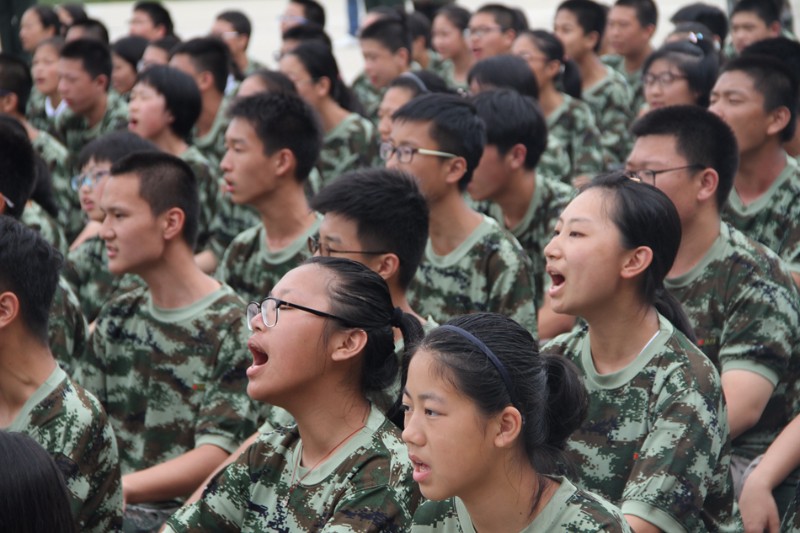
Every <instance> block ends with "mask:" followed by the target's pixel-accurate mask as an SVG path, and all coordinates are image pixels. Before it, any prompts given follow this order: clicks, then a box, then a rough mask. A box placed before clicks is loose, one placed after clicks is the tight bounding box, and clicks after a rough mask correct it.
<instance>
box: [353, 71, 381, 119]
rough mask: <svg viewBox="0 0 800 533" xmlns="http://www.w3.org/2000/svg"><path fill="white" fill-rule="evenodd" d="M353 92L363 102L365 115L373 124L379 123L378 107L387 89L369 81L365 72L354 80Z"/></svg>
mask: <svg viewBox="0 0 800 533" xmlns="http://www.w3.org/2000/svg"><path fill="white" fill-rule="evenodd" d="M352 91H353V94H355V95H356V98H358V101H359V102H361V107H363V108H364V116H365V117H367V118H368V119H369V120H370V121H372V123H373V124H377V123H378V107H379V106H380V105H381V100H383V94H384V93H385V92H386V89H385V88H384V89H378V88H376V87H375V86H374V85H372V82H370V81H369V78H367V75H366V74H365V73H363V72H362V73H361V74H359V75H358V76H357V77H356V79H355V80H354V81H353V85H352Z"/></svg>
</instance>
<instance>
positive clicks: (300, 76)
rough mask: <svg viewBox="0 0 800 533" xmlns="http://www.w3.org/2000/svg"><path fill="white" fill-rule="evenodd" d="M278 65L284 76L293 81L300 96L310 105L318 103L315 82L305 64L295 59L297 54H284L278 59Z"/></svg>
mask: <svg viewBox="0 0 800 533" xmlns="http://www.w3.org/2000/svg"><path fill="white" fill-rule="evenodd" d="M279 66H280V71H281V72H283V73H284V74H286V77H287V78H289V79H290V80H292V83H294V86H295V88H296V89H297V94H299V95H300V98H302V99H303V100H305V101H306V102H307V103H308V104H309V105H310V106H312V107H314V106H316V105H317V104H319V102H320V100H321V98H320V96H319V94H317V91H316V89H317V83H316V82H315V81H314V80H313V79H312V78H311V75H310V74H309V73H308V71H307V70H306V67H305V65H303V63H302V62H301V61H300V60H299V59H297V56H295V55H292V54H288V55H284V56H283V57H282V58H281V60H280V63H279Z"/></svg>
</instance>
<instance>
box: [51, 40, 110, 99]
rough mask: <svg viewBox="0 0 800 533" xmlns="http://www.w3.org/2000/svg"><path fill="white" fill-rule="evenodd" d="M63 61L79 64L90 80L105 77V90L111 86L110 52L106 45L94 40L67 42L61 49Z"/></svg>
mask: <svg viewBox="0 0 800 533" xmlns="http://www.w3.org/2000/svg"><path fill="white" fill-rule="evenodd" d="M61 57H62V58H63V59H73V60H78V61H80V62H81V67H82V68H83V70H85V71H86V73H87V74H89V76H90V77H91V78H92V79H96V78H97V77H98V76H101V75H102V76H105V77H106V90H108V88H109V86H110V85H111V71H112V70H113V65H112V63H111V50H110V49H109V48H108V45H106V44H103V43H101V42H100V41H96V40H94V39H77V40H75V41H71V42H68V43H66V44H65V45H64V48H62V49H61Z"/></svg>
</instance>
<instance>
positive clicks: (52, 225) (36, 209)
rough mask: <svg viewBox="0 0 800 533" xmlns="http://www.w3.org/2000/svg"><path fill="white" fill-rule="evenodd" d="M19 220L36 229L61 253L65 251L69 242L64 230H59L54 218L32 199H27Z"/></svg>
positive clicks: (59, 227)
mask: <svg viewBox="0 0 800 533" xmlns="http://www.w3.org/2000/svg"><path fill="white" fill-rule="evenodd" d="M19 221H20V222H22V223H23V224H25V225H26V226H28V227H29V228H31V229H35V230H36V231H38V232H39V235H41V236H42V237H43V238H44V240H46V241H47V242H49V243H50V245H51V246H52V247H53V248H55V249H56V250H58V251H59V252H61V253H62V254H66V253H67V250H68V249H69V243H68V242H67V238H66V237H65V236H64V232H63V231H61V226H59V224H58V222H56V219H54V218H53V217H51V216H50V215H49V214H48V213H47V211H45V210H44V209H43V208H42V206H40V205H39V204H37V203H36V202H34V201H33V200H29V201H28V204H27V205H26V206H25V210H24V211H23V212H22V216H21V217H20V219H19Z"/></svg>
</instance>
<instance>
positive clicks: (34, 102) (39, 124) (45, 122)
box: [25, 87, 53, 130]
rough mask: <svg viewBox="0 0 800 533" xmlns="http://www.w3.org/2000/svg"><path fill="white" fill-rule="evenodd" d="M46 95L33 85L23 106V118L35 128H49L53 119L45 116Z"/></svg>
mask: <svg viewBox="0 0 800 533" xmlns="http://www.w3.org/2000/svg"><path fill="white" fill-rule="evenodd" d="M46 99H47V97H46V96H45V95H44V94H42V93H41V92H40V91H39V89H37V88H36V87H34V88H33V89H31V94H30V96H29V97H28V103H27V105H26V106H25V118H26V119H27V120H28V123H29V124H30V125H31V126H33V127H34V128H36V129H37V130H49V129H50V128H51V127H52V124H53V120H52V119H50V117H48V116H47V110H46V104H45V100H46Z"/></svg>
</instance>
